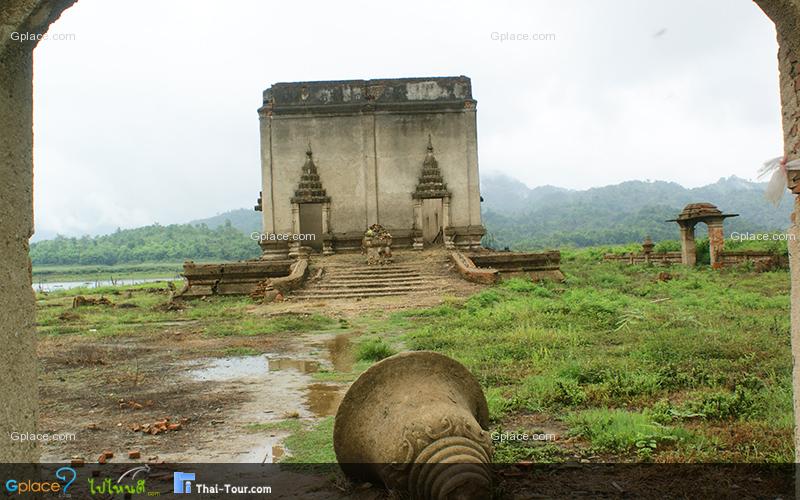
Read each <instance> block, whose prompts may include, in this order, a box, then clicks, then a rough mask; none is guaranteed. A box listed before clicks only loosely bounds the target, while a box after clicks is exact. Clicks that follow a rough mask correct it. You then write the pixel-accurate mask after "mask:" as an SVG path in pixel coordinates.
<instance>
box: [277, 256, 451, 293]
mask: <svg viewBox="0 0 800 500" xmlns="http://www.w3.org/2000/svg"><path fill="white" fill-rule="evenodd" d="M318 268H322V269H323V271H322V275H321V277H320V278H319V279H311V280H310V281H309V282H308V283H307V284H306V286H305V287H304V288H301V289H299V290H295V291H294V292H292V294H291V297H292V298H295V299H309V300H310V299H325V300H330V299H360V298H369V297H391V296H397V295H408V294H413V293H420V292H422V293H432V292H441V293H446V292H447V290H448V288H449V287H448V285H447V281H448V270H447V268H446V262H444V261H441V260H437V261H435V262H431V260H429V259H425V260H420V261H418V262H414V261H413V260H410V261H405V260H404V261H403V262H400V263H394V264H386V265H382V266H379V265H376V266H369V265H367V264H366V263H364V262H363V259H358V262H352V263H346V262H328V263H320V265H319V266H318Z"/></svg>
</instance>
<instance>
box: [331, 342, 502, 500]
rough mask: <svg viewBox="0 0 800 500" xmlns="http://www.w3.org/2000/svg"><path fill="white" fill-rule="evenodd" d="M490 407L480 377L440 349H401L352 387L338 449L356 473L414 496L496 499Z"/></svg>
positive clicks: (337, 434) (340, 419) (339, 420)
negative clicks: (493, 490) (492, 471)
mask: <svg viewBox="0 0 800 500" xmlns="http://www.w3.org/2000/svg"><path fill="white" fill-rule="evenodd" d="M488 426H489V410H488V408H487V406H486V399H485V398H484V396H483V391H482V390H481V387H480V385H479V384H478V382H477V380H475V377H473V376H472V374H471V373H470V372H469V371H468V370H467V369H466V368H464V366H463V365H461V364H459V363H458V362H456V361H454V360H452V359H450V358H448V357H446V356H443V355H441V354H437V353H434V352H426V351H417V352H406V353H401V354H397V355H395V356H392V357H390V358H387V359H385V360H383V361H381V362H379V363H377V364H375V365H373V366H372V367H371V368H370V369H369V370H367V371H366V372H364V373H363V374H362V375H361V376H360V377H359V378H358V380H356V381H355V382H354V383H353V385H352V386H350V389H349V390H348V391H347V394H346V395H345V397H344V399H343V400H342V403H341V404H340V405H339V410H338V412H337V413H336V422H335V425H334V430H333V446H334V449H335V451H336V458H337V460H338V461H339V465H340V466H341V467H342V470H343V471H344V472H345V474H347V475H348V476H349V477H350V478H352V479H355V480H360V481H370V482H379V483H383V484H384V485H385V486H386V487H387V488H389V489H393V490H400V491H408V492H409V493H410V494H411V497H412V498H426V499H428V498H430V499H444V498H459V499H484V498H491V496H492V495H491V476H490V474H489V467H488V464H489V463H490V461H491V457H492V442H491V439H490V438H489V433H488V432H487V431H486V430H485V429H487V428H488Z"/></svg>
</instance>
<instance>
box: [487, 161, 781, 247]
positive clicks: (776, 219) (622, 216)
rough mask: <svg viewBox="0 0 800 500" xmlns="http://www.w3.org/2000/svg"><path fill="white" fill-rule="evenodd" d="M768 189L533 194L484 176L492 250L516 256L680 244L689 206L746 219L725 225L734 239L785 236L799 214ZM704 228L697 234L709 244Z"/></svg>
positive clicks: (545, 190)
mask: <svg viewBox="0 0 800 500" xmlns="http://www.w3.org/2000/svg"><path fill="white" fill-rule="evenodd" d="M764 186H765V185H764V184H762V183H754V182H749V181H746V180H743V179H740V178H737V177H729V178H723V179H720V180H719V181H718V182H716V183H714V184H709V185H707V186H703V187H699V188H693V189H687V188H684V187H682V186H681V185H679V184H676V183H673V182H661V181H656V182H644V181H629V182H623V183H621V184H615V185H612V186H605V187H600V188H593V189H588V190H585V191H573V190H567V189H561V188H557V187H553V186H542V187H537V188H528V187H527V186H526V185H524V184H523V183H521V182H519V181H517V180H515V179H512V178H509V177H506V176H484V177H483V179H482V182H481V195H482V196H483V199H484V202H483V205H482V208H483V225H484V226H485V227H486V229H487V231H488V233H489V234H488V235H487V237H486V239H485V242H486V243H489V244H491V245H492V246H494V247H497V248H502V247H505V246H509V247H511V248H514V249H535V248H557V247H561V246H589V245H598V244H617V243H630V242H633V241H642V239H644V237H645V236H647V235H650V236H651V237H652V238H653V239H654V240H656V241H659V240H665V239H669V240H674V239H677V238H678V226H677V225H676V224H675V223H674V222H665V221H666V220H668V219H674V218H675V216H677V215H678V213H680V211H681V210H682V209H683V207H684V206H686V205H687V204H688V203H695V202H709V203H713V204H715V205H717V207H719V209H720V210H722V211H723V212H725V213H738V214H740V215H739V217H734V218H732V219H727V220H726V221H725V233H726V236H727V235H729V234H730V233H731V232H732V231H739V232H745V231H749V232H764V231H784V230H785V229H786V227H788V225H789V213H790V212H791V208H792V199H791V195H790V194H788V191H787V194H786V195H785V197H784V200H783V201H782V202H781V204H780V206H779V207H775V206H773V205H771V204H770V203H768V202H767V201H766V200H765V199H764V195H763V192H764ZM704 231H705V226H704V225H702V224H701V225H700V226H698V236H702V235H703V233H704Z"/></svg>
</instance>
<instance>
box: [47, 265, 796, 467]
mask: <svg viewBox="0 0 800 500" xmlns="http://www.w3.org/2000/svg"><path fill="white" fill-rule="evenodd" d="M604 251H605V250H600V249H588V250H583V251H573V252H569V253H565V255H564V260H563V262H562V270H563V271H564V274H565V275H566V281H565V282H564V283H543V284H537V283H533V282H530V281H527V280H522V279H514V280H510V281H507V282H505V283H503V284H501V285H498V286H495V287H492V288H487V289H486V290H484V291H482V292H480V293H478V294H476V295H474V296H472V297H471V298H469V299H468V300H466V301H464V300H456V299H451V300H446V302H445V303H444V304H443V305H441V306H439V307H436V308H432V309H422V310H406V311H403V312H399V313H392V314H389V313H382V312H380V311H379V312H376V313H375V314H373V315H369V316H364V317H360V318H354V319H353V318H350V319H348V320H343V319H341V318H331V317H327V316H321V315H309V316H305V317H302V318H297V317H286V318H281V317H278V318H271V319H270V318H264V317H254V316H253V315H252V314H249V313H248V308H249V307H250V305H251V302H250V300H249V299H248V298H214V299H210V300H208V301H194V302H192V303H191V304H190V306H189V307H188V308H187V309H186V310H184V311H182V312H181V313H180V316H181V319H183V320H197V324H196V325H195V326H194V327H193V328H194V330H193V331H195V332H196V333H195V334H196V335H203V336H207V337H226V338H227V337H231V338H232V337H250V336H281V335H293V334H296V333H297V332H306V331H329V332H330V331H335V332H340V333H350V334H354V335H357V337H356V339H355V340H354V341H353V345H352V350H353V355H354V358H355V359H356V360H357V362H356V363H355V364H354V365H353V368H352V370H351V371H349V372H347V373H340V372H336V371H324V372H320V373H317V374H315V375H314V376H315V378H317V379H318V380H322V381H325V380H329V381H337V382H347V381H351V380H353V379H355V377H357V376H358V374H359V373H360V372H361V371H363V370H364V369H366V368H367V367H368V366H369V365H370V364H371V363H374V362H376V361H378V360H380V359H382V358H384V357H386V356H389V355H391V354H393V353H395V352H399V351H403V350H421V349H428V350H434V351H438V352H441V353H443V354H446V355H448V356H451V357H453V358H455V359H457V360H459V361H460V362H462V363H464V364H465V365H466V366H467V367H468V368H469V369H470V371H471V372H472V373H473V374H474V375H475V376H476V377H477V378H478V380H479V381H480V383H481V385H482V386H483V388H484V391H485V394H486V396H487V400H488V402H489V407H490V413H491V420H492V427H493V430H495V431H507V432H518V431H524V432H528V433H530V432H547V433H553V434H555V435H556V436H557V439H555V440H553V441H543V442H497V443H496V455H495V459H496V460H497V461H504V462H516V461H520V460H534V461H540V462H559V461H565V460H588V461H612V462H617V461H625V462H628V461H656V462H792V461H793V460H794V456H793V445H792V425H793V420H792V390H791V389H792V388H791V369H792V359H791V355H790V333H789V288H790V283H789V275H788V272H786V271H776V272H767V273H760V274H759V273H755V272H752V271H750V270H748V269H746V268H742V269H726V270H722V271H712V270H711V269H708V268H707V267H698V268H694V269H687V268H684V267H681V266H673V267H670V268H662V267H649V266H643V265H642V266H628V265H624V264H619V263H611V262H603V261H602V260H600V256H601V255H602V253H603V252H604ZM662 271H666V272H667V273H669V275H670V279H668V280H659V273H661V272H662ZM141 287H142V288H147V285H142V286H141ZM78 293H84V294H91V295H92V296H99V295H100V294H103V293H105V294H106V295H107V296H109V297H111V298H112V299H113V300H114V301H115V302H116V303H117V304H118V305H119V303H124V302H126V301H127V302H131V303H133V304H134V305H135V306H137V307H130V308H125V309H121V308H120V307H119V306H117V307H115V308H104V307H102V306H90V307H86V308H81V310H80V311H79V312H78V313H77V314H78V315H79V317H78V318H72V319H71V320H69V321H64V319H63V317H60V315H61V314H63V311H64V309H63V307H64V306H66V304H67V303H68V302H69V301H70V300H71V297H72V296H73V295H75V294H78ZM110 294H116V295H113V296H112V295H110ZM126 297H127V296H126V295H125V292H124V291H123V292H119V291H118V290H112V289H107V290H104V289H100V290H83V291H81V290H75V291H69V292H58V293H52V294H47V295H41V294H40V295H39V299H40V300H39V306H40V309H39V316H38V324H39V329H40V332H41V333H42V334H44V335H65V334H66V335H89V336H108V335H112V336H114V335H132V334H142V335H147V334H148V331H149V330H150V329H151V328H153V327H150V326H148V324H150V323H157V322H162V321H170V320H172V319H175V313H174V312H167V311H159V310H158V309H157V308H156V306H157V305H158V303H159V302H163V300H164V296H163V295H161V296H159V295H157V294H150V295H148V294H142V293H137V294H135V295H133V296H131V297H130V298H126ZM231 349H233V350H230V351H227V352H226V353H227V354H228V355H252V354H256V353H257V352H258V351H254V350H253V349H252V348H250V347H236V348H231ZM236 349H238V350H236ZM285 427H286V429H287V430H290V431H292V434H291V435H290V437H289V438H287V440H286V441H285V445H286V447H287V448H288V450H289V451H290V453H291V456H290V457H289V458H287V460H291V461H295V462H319V461H323V462H324V461H328V460H332V457H333V455H332V446H331V432H332V431H331V429H332V425H331V419H323V420H319V421H316V422H304V423H291V424H286V426H285Z"/></svg>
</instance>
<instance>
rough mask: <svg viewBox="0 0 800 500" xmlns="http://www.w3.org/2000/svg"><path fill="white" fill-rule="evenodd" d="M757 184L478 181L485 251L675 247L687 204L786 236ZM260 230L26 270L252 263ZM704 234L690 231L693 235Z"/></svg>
mask: <svg viewBox="0 0 800 500" xmlns="http://www.w3.org/2000/svg"><path fill="white" fill-rule="evenodd" d="M764 187H765V184H763V183H755V182H750V181H747V180H744V179H740V178H738V177H728V178H722V179H720V180H719V181H717V182H715V183H714V184H709V185H707V186H702V187H699V188H692V189H687V188H684V187H683V186H681V185H679V184H677V183H674V182H663V181H655V182H647V181H628V182H623V183H621V184H615V185H611V186H604V187H598V188H592V189H587V190H584V191H577V190H570V189H563V188H558V187H554V186H540V187H536V188H529V187H528V186H526V185H525V184H523V183H522V182H520V181H518V180H516V179H513V178H511V177H508V176H504V175H484V176H483V179H482V182H481V195H482V196H483V199H484V202H483V205H482V211H483V224H484V226H485V227H486V230H487V235H486V236H485V238H484V243H485V244H486V245H489V246H491V247H493V248H504V247H509V248H512V249H515V250H528V249H531V250H533V249H542V248H559V247H569V246H573V247H583V246H591V245H606V244H622V243H631V242H639V241H642V240H643V239H644V237H645V236H648V235H649V236H651V237H652V238H653V239H654V240H655V241H660V240H675V239H677V238H678V227H677V225H676V224H675V223H674V222H666V221H667V220H668V219H672V218H674V217H675V216H676V215H678V213H679V212H680V211H681V210H682V209H683V207H684V206H685V205H686V204H688V203H694V202H710V203H713V204H715V205H717V207H719V208H720V210H722V211H723V212H725V213H738V214H740V216H739V217H734V218H731V219H727V220H726V222H725V230H726V235H729V234H730V233H731V232H732V231H739V232H753V233H755V232H769V231H785V230H786V228H787V227H788V225H789V214H790V212H791V209H792V196H791V194H789V193H788V191H787V193H786V194H785V196H784V199H783V201H782V202H781V204H780V206H778V207H775V206H773V205H771V204H769V203H768V202H767V201H766V200H765V199H764V195H763V191H764ZM260 230H261V213H260V212H256V211H254V210H253V209H252V208H250V209H247V208H240V209H236V210H231V211H228V212H225V213H221V214H218V215H215V216H213V217H208V218H205V219H197V220H193V221H191V222H189V223H186V224H170V225H167V226H160V225H158V224H154V225H151V226H144V227H140V228H135V229H125V230H119V229H118V230H117V231H115V232H113V233H110V234H107V235H103V236H94V237H90V236H84V237H81V238H66V237H63V236H58V237H55V238H54V239H49V240H43V241H36V242H33V243H31V259H32V261H33V263H34V264H35V265H45V264H60V265H70V264H118V263H134V262H159V261H171V262H172V261H180V260H183V259H202V260H230V259H242V258H252V257H256V256H258V254H259V248H258V245H257V244H256V243H255V242H254V241H253V240H251V239H250V238H249V236H248V235H249V234H250V233H252V232H254V231H260ZM704 234H705V225H702V224H701V225H699V226H698V231H697V236H698V237H702V236H704Z"/></svg>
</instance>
